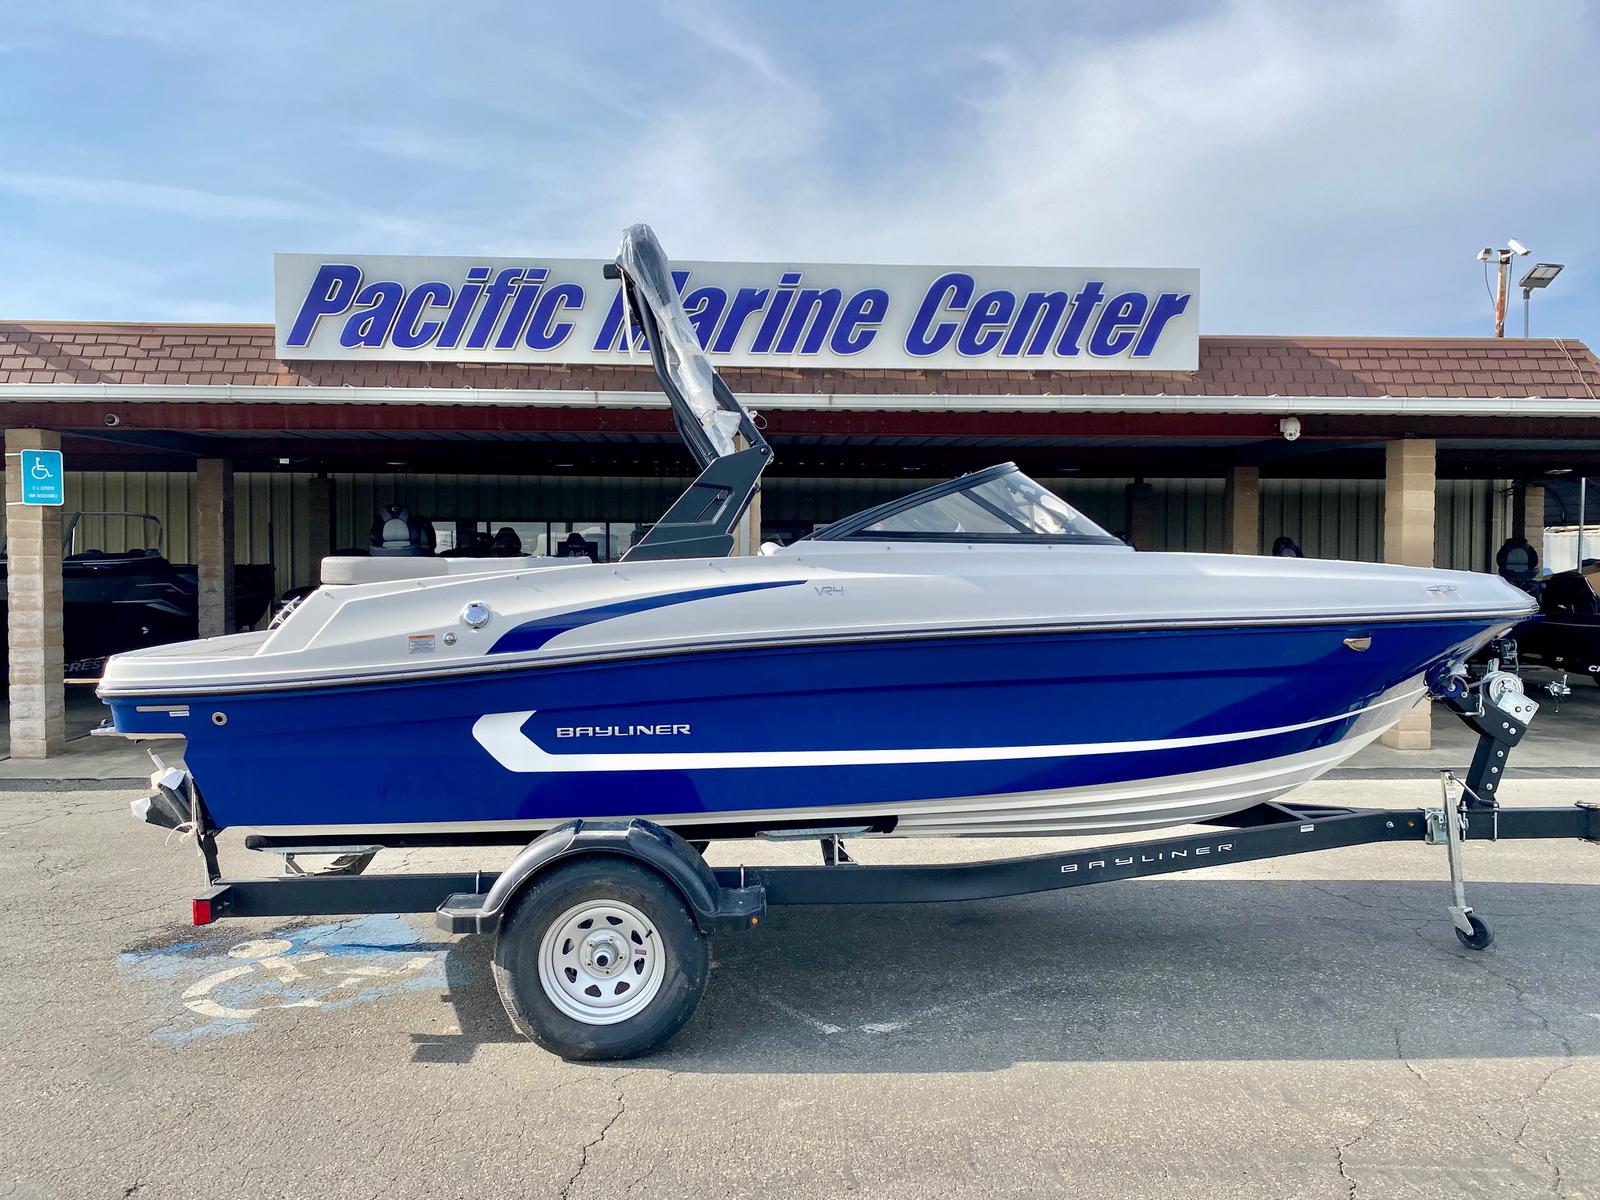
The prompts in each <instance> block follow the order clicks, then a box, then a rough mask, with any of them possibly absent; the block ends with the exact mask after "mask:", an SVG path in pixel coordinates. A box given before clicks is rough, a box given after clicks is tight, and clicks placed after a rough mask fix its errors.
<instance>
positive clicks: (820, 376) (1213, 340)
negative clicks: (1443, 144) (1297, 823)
mask: <svg viewBox="0 0 1600 1200" xmlns="http://www.w3.org/2000/svg"><path fill="white" fill-rule="evenodd" d="M683 268H684V269H683V270H682V271H681V272H680V274H679V278H678V281H677V282H678V286H679V288H680V290H681V291H682V292H683V294H684V301H685V307H686V309H687V311H688V313H689V315H690V317H691V320H692V322H693V323H694V325H695V328H696V331H697V333H699V335H700V337H701V340H702V342H703V343H705V344H706V345H707V346H708V348H709V349H710V350H711V353H712V356H713V358H714V360H716V361H717V363H718V366H719V369H720V370H721V371H722V373H723V375H724V378H725V379H726V380H727V382H728V384H729V386H730V387H731V388H732V389H733V390H734V391H735V392H736V393H737V394H738V395H739V396H740V397H741V398H742V399H743V400H744V402H745V403H746V405H747V406H748V407H749V408H750V409H751V410H752V411H753V412H755V413H756V414H757V415H758V420H759V422H760V424H761V425H762V427H763V432H764V434H765V436H766V438H767V440H768V441H769V442H770V443H771V445H772V447H773V450H774V455H775V460H774V465H773V467H772V468H771V469H770V470H769V471H768V472H767V474H766V476H765V481H764V485H763V486H764V490H763V492H762V494H761V497H760V502H759V506H758V508H757V509H755V510H753V514H752V522H753V523H754V524H756V525H757V527H758V530H759V533H757V532H756V531H755V530H751V531H749V532H748V533H747V535H746V542H745V548H746V549H751V548H753V546H754V544H755V542H756V540H757V539H758V537H759V538H760V539H766V540H775V541H788V540H791V539H793V538H796V537H799V536H802V535H804V534H806V533H808V532H810V531H811V530H812V529H814V528H816V527H817V526H819V525H822V524H825V523H827V522H830V521H832V520H835V519H837V518H839V517H841V516H844V515H847V514H848V513H850V512H853V511H857V510H859V509H861V508H864V507H867V506H869V505H871V504H874V503H877V502H880V501H882V500H885V499H888V498H890V497H892V496H895V495H899V494H902V493H905V492H907V491H910V490H914V489H916V488H918V487H922V486H925V485H927V484H928V483H931V482H934V481H936V480H938V479H942V478H947V477H949V476H951V475H956V474H960V473H962V472H965V471H969V470H973V469H976V468H980V467H984V466H988V465H990V464H992V463H995V462H1000V461H1005V460H1011V461H1014V462H1016V463H1017V464H1018V465H1019V466H1020V467H1021V468H1022V469H1023V470H1024V471H1026V472H1027V473H1029V474H1030V475H1032V476H1034V477H1035V478H1037V479H1039V480H1040V481H1041V482H1043V483H1045V484H1046V485H1047V486H1049V487H1051V488H1052V489H1053V490H1055V491H1057V492H1059V493H1060V494H1061V495H1062V496H1064V497H1065V498H1066V499H1067V500H1069V501H1070V502H1071V503H1072V504H1074V505H1075V506H1077V507H1078V508H1080V509H1081V510H1083V511H1084V512H1085V513H1086V514H1087V515H1088V516H1090V517H1091V518H1093V519H1094V520H1095V521H1096V522H1098V523H1099V524H1101V525H1103V526H1105V527H1106V528H1108V529H1111V530H1114V531H1116V532H1118V533H1119V534H1121V535H1123V536H1124V537H1126V538H1127V540H1129V541H1130V542H1132V543H1133V544H1134V545H1136V546H1137V547H1139V548H1140V549H1152V550H1177V551H1207V552H1227V553H1235V554H1261V553H1267V552H1270V550H1271V549H1272V547H1273V546H1274V543H1276V542H1277V541H1278V540H1279V539H1280V538H1288V539H1291V540H1292V541H1293V542H1294V543H1295V544H1296V545H1297V546H1298V547H1299V548H1300V549H1301V550H1302V551H1303V552H1304V553H1305V554H1307V555H1309V556H1314V557H1330V558H1348V559H1361V560H1368V561H1388V562H1397V563H1409V564H1414V565H1438V566H1443V567H1453V568H1460V569H1466V570H1478V571H1487V570H1494V569H1496V560H1497V556H1498V555H1499V553H1500V550H1501V547H1502V546H1503V545H1504V544H1505V543H1506V542H1507V540H1508V539H1512V538H1516V537H1522V538H1525V539H1526V541H1527V542H1528V543H1530V544H1531V545H1532V547H1533V548H1534V550H1535V551H1536V552H1537V551H1539V550H1540V549H1541V543H1540V539H1541V534H1542V531H1543V530H1544V528H1545V527H1546V525H1547V524H1549V525H1565V524H1576V523H1578V522H1580V521H1581V520H1582V518H1583V517H1584V516H1585V515H1588V516H1592V515H1593V510H1594V509H1597V508H1600V500H1597V501H1596V502H1594V503H1593V504H1592V506H1591V513H1590V514H1581V513H1579V512H1578V511H1577V502H1576V497H1577V487H1576V481H1577V480H1578V479H1580V478H1583V477H1585V476H1588V475H1600V361H1597V359H1596V357H1595V355H1594V353H1593V352H1592V351H1590V350H1589V348H1588V347H1587V346H1586V345H1584V344H1583V343H1582V342H1579V341H1574V340H1569V339H1551V338H1542V339H1487V338H1486V339H1468V338H1448V339H1446V338H1353V337H1208V336H1201V335H1200V334H1199V332H1198V324H1199V316H1198V301H1197V292H1198V279H1197V278H1196V276H1195V273H1194V272H1187V271H1082V270H1058V269H1042V268H1041V269H1017V268H994V269H987V268H961V269H947V268H935V267H921V268H911V267H893V268H884V267H867V266H858V265H849V266H840V265H834V266H826V265H824V266H818V265H812V264H801V265H783V264H726V263H721V264H683ZM277 284H278V291H277V319H276V322H275V323H274V324H272V325H265V324H264V325H173V324H137V323H127V324H123V323H117V324H101V323H66V322H27V321H23V322H6V323H0V419H3V421H4V427H5V430H6V434H5V439H6V476H7V480H6V484H7V491H6V498H7V504H6V515H5V522H6V529H5V534H6V543H7V560H6V566H7V576H8V579H7V594H8V609H7V623H8V639H9V640H8V647H9V684H10V700H11V703H10V710H9V712H10V724H11V748H12V753H13V755H16V756H34V757H40V756H46V755H49V754H52V753H55V752H57V751H58V750H59V749H60V747H61V745H62V743H63V740H64V738H65V734H66V724H65V715H64V711H65V710H64V699H63V697H64V685H63V678H64V673H65V668H66V662H65V659H64V653H63V646H64V635H63V625H64V618H63V567H62V556H63V546H62V538H63V528H64V521H65V520H66V519H67V518H68V517H70V514H72V513H74V512H82V513H84V514H85V515H84V516H83V517H81V518H79V519H78V521H77V522H76V523H75V525H74V527H73V538H72V545H71V546H69V547H67V551H68V552H71V551H73V550H79V551H81V550H84V549H87V548H90V547H93V548H94V549H98V550H102V551H107V552H113V553H115V552H118V551H123V550H127V549H129V548H131V547H140V546H148V545H149V544H150V542H151V541H152V540H154V539H155V537H156V536H157V535H156V534H155V533H154V532H153V530H154V529H155V528H156V522H151V521H149V520H146V519H144V515H146V514H147V515H149V516H153V517H154V518H156V521H157V522H159V526H160V530H161V532H160V534H159V537H160V540H161V545H160V549H161V551H162V553H163V554H164V555H165V557H166V558H167V559H169V560H171V561H172V562H181V563H194V564H196V565H197V568H198V607H199V613H198V622H199V624H198V628H199V631H200V632H201V633H202V634H215V633H221V632H225V631H228V630H230V629H233V628H235V627H236V619H235V615H234V614H233V612H232V611H231V609H232V604H233V592H232V580H233V564H235V563H254V564H268V565H270V568H271V572H272V586H273V588H274V590H275V591H277V592H283V591H288V590H290V589H292V588H298V587H304V586H307V585H311V584H314V583H315V582H316V580H317V564H318V561H319V560H320V558H321V557H322V556H323V555H326V554H329V553H333V552H335V551H341V550H343V551H347V552H356V553H360V552H362V551H363V550H364V548H365V547H366V545H367V544H368V536H369V531H370V529H371V527H372V524H373V520H374V517H375V515H376V514H377V512H378V509H379V507H380V506H383V505H391V504H393V505H400V506H404V507H405V508H407V509H408V510H409V511H410V512H411V513H412V514H413V516H415V517H419V518H425V519H426V521H427V522H429V523H430V524H431V526H432V529H433V530H434V531H435V533H436V536H437V541H438V548H439V549H440V550H441V551H442V550H447V549H450V548H452V547H453V548H456V549H457V550H458V551H459V550H461V549H464V548H466V547H467V546H468V545H469V544H471V543H472V542H473V541H474V539H476V540H478V541H484V540H487V538H488V537H489V536H490V535H493V534H495V533H497V532H499V531H501V530H504V529H510V530H511V531H512V533H513V534H514V535H515V537H516V539H517V540H518V541H520V543H521V546H522V549H523V551H524V552H525V553H556V552H559V550H560V548H561V547H563V546H564V545H566V544H567V543H569V542H570V541H572V535H574V534H577V535H578V536H579V539H581V542H582V543H583V544H584V545H585V546H586V547H587V548H588V549H589V550H590V552H591V553H593V554H594V555H596V556H597V557H600V558H602V559H616V558H618V557H620V555H621V554H622V553H624V552H625V551H626V549H627V547H628V546H629V545H630V544H631V543H632V542H633V541H634V540H635V539H636V538H637V537H639V536H640V535H641V533H642V532H643V530H644V529H645V528H646V527H648V525H649V523H650V522H652V521H654V520H655V519H656V518H657V517H658V516H659V515H660V514H661V513H662V512H663V511H664V510H665V509H666V507H667V506H668V505H669V504H670V503H671V501H672V500H673V499H674V498H675V497H676V496H677V495H678V493H679V492H680V491H681V490H682V489H683V488H684V487H685V486H687V484H688V482H689V480H690V478H691V477H692V474H693V471H692V462H691V460H690V458H689V455H688V453H687V452H686V450H685V449H684V447H683V445H682V442H681V440H680V439H679V437H678V436H677V434H676V432H675V431H674V427H673V424H672V418H671V414H670V412H669V410H668V408H667V405H666V402H665V400H664V398H663V397H662V395H661V392H660V390H659V389H658V387H657V385H656V381H655V377H654V373H653V370H652V368H651V366H650V364H649V360H648V356H647V355H646V354H643V353H641V352H640V351H639V350H638V348H637V347H636V346H635V347H630V345H629V340H630V339H629V337H628V334H627V333H626V330H627V329H628V321H627V315H626V313H625V312H624V311H623V310H622V306H621V303H620V299H619V297H618V294H617V285H616V284H615V283H614V282H610V281H606V280H605V279H604V278H603V276H602V273H601V264H600V263H598V262H573V261H569V260H542V259H541V260H532V259H529V260H502V259H485V260H479V259H438V258H421V259H394V258H367V259H363V258H351V257H344V258H332V257H326V256H322V257H318V256H302V255H284V256H280V257H279V261H278V264H277ZM38 450H43V451H52V450H60V451H62V452H63V460H62V462H63V464H64V469H65V476H64V494H63V495H62V496H61V497H60V499H61V500H63V501H64V502H63V503H60V504H54V503H37V502H33V501H32V500H29V499H28V498H27V497H26V496H25V491H24V486H23V485H24V480H23V477H22V476H23V472H22V470H21V469H20V464H21V462H22V461H23V459H22V455H23V454H24V452H29V451H38ZM30 461H32V460H30ZM34 499H35V500H36V499H37V498H36V497H35V498H34ZM88 514H102V515H92V516H91V515H88ZM104 514H109V515H104ZM121 514H134V515H131V516H125V515H121ZM1428 736H1429V735H1428V724H1427V715H1426V710H1425V709H1422V710H1418V712H1416V713H1413V714H1412V715H1411V716H1410V717H1408V718H1407V720H1406V722H1404V723H1403V724H1402V726H1401V727H1400V728H1399V729H1398V730H1396V731H1395V733H1394V734H1393V735H1391V737H1392V740H1393V741H1394V743H1395V744H1397V745H1400V746H1402V747H1420V746H1425V745H1426V744H1427V740H1428Z"/></svg>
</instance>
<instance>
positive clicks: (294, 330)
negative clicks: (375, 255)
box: [288, 263, 361, 346]
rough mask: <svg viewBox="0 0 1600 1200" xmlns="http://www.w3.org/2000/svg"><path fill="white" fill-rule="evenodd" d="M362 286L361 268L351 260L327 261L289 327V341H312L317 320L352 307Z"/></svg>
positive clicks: (303, 343) (303, 342)
mask: <svg viewBox="0 0 1600 1200" xmlns="http://www.w3.org/2000/svg"><path fill="white" fill-rule="evenodd" d="M360 288H361V268H360V267H353V266H351V265H349V264H348V263H324V264H323V265H322V266H321V267H319V268H318V269H317V277H316V278H315V279H313V280H312V281H311V287H310V288H309V289H307V291H306V298H305V300H304V302H302V303H301V305H300V312H299V315H297V316H296V317H295V319H294V325H293V326H292V327H291V328H290V330H289V341H288V344H289V345H291V346H304V345H306V344H307V343H308V342H310V341H311V335H312V333H313V332H314V331H315V330H316V328H317V322H318V321H320V320H321V319H322V318H323V317H335V316H338V315H339V314H340V313H342V312H344V311H345V310H346V309H348V308H349V307H350V303H351V301H353V300H354V299H355V295H356V292H357V291H359V290H360Z"/></svg>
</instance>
